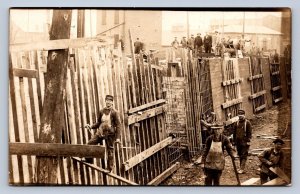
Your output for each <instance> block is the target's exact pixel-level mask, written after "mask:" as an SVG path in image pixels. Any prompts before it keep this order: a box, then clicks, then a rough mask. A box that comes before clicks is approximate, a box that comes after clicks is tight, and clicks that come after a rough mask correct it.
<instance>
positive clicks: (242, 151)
mask: <svg viewBox="0 0 300 194" xmlns="http://www.w3.org/2000/svg"><path fill="white" fill-rule="evenodd" d="M238 116H239V120H238V121H237V122H236V124H235V125H234V127H233V142H234V144H235V145H236V148H237V154H238V156H239V157H240V169H239V171H238V173H239V174H243V173H244V172H245V167H246V161H247V157H248V151H249V147H250V141H251V138H252V127H251V123H250V121H248V120H247V119H246V117H245V111H244V110H238Z"/></svg>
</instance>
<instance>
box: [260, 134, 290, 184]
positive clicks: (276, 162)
mask: <svg viewBox="0 0 300 194" xmlns="http://www.w3.org/2000/svg"><path fill="white" fill-rule="evenodd" d="M273 144H274V147H273V148H269V149H267V150H265V151H263V152H262V153H261V154H259V155H258V159H259V160H260V162H261V165H260V169H261V170H260V180H261V184H262V185H263V184H264V183H266V182H268V179H270V180H272V179H275V178H277V177H278V176H277V175H276V174H275V173H273V172H272V171H271V170H270V168H271V167H273V168H275V167H279V168H282V167H283V159H284V155H283V152H282V150H281V148H282V146H283V144H284V142H283V141H282V140H281V139H275V140H274V141H273Z"/></svg>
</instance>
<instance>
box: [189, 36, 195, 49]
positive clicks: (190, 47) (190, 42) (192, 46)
mask: <svg viewBox="0 0 300 194" xmlns="http://www.w3.org/2000/svg"><path fill="white" fill-rule="evenodd" d="M194 44H195V37H194V35H193V34H192V35H191V37H190V38H189V40H188V42H187V47H188V48H189V49H190V50H191V51H194Z"/></svg>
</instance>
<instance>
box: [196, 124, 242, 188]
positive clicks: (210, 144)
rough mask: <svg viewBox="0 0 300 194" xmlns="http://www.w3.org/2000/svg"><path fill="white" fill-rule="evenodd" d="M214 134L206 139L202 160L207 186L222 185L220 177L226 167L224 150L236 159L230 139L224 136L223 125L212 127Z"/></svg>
mask: <svg viewBox="0 0 300 194" xmlns="http://www.w3.org/2000/svg"><path fill="white" fill-rule="evenodd" d="M211 129H212V131H213V134H212V135H211V136H209V137H208V138H207V139H206V144H205V148H204V150H203V154H202V159H201V168H203V169H204V173H205V185H207V186H212V185H214V186H217V185H220V177H221V175H222V172H223V170H224V167H225V156H224V150H225V149H226V151H227V152H228V154H229V155H230V157H232V158H235V157H236V153H235V151H234V149H233V146H232V144H231V143H230V141H229V139H228V138H227V137H226V136H225V135H223V134H222V133H223V129H224V128H223V125H222V124H219V123H216V124H215V125H213V126H212V127H211Z"/></svg>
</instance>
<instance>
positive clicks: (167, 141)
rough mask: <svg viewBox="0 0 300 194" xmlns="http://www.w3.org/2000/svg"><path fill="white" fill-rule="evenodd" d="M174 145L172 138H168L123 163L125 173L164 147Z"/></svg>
mask: <svg viewBox="0 0 300 194" xmlns="http://www.w3.org/2000/svg"><path fill="white" fill-rule="evenodd" d="M171 143H172V137H168V138H166V139H164V140H162V141H161V142H159V143H157V144H155V145H153V146H152V147H150V148H148V149H146V150H144V151H143V152H141V153H139V154H137V155H135V156H134V157H132V158H130V159H129V160H127V161H126V162H124V163H123V165H124V169H125V171H127V170H129V169H131V168H132V167H134V166H135V165H137V164H139V163H140V162H142V161H143V160H145V159H147V158H149V157H150V156H152V155H153V154H155V153H156V152H158V151H159V150H161V149H163V148H164V147H166V146H168V145H169V144H171Z"/></svg>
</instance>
